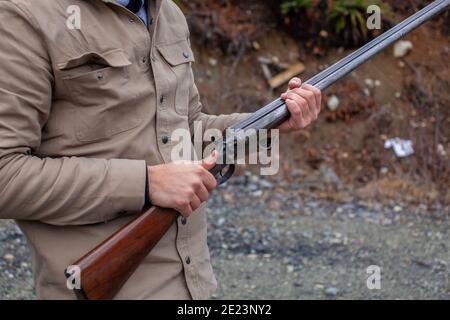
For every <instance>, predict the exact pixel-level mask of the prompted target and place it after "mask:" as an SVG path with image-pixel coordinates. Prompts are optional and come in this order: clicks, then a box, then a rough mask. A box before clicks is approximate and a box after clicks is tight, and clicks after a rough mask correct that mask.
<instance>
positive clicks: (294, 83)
mask: <svg viewBox="0 0 450 320" xmlns="http://www.w3.org/2000/svg"><path fill="white" fill-rule="evenodd" d="M301 85H302V80H301V79H300V78H297V77H295V78H292V79H291V80H290V81H289V84H288V90H292V89H295V88H299V87H300V86H301Z"/></svg>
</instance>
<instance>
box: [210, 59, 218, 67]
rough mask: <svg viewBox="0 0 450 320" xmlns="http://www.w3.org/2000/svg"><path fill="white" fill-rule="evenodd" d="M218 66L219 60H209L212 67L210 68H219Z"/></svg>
mask: <svg viewBox="0 0 450 320" xmlns="http://www.w3.org/2000/svg"><path fill="white" fill-rule="evenodd" d="M217 64H218V61H217V59H215V58H209V65H210V66H212V67H215V66H217Z"/></svg>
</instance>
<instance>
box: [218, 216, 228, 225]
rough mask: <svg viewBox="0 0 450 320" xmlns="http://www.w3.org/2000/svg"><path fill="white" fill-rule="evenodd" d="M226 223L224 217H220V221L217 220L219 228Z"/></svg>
mask: <svg viewBox="0 0 450 320" xmlns="http://www.w3.org/2000/svg"><path fill="white" fill-rule="evenodd" d="M225 221H226V220H225V218H224V217H220V218H219V220H217V226H219V227H221V226H223V225H224V223H225Z"/></svg>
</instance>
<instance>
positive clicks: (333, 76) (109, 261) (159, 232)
mask: <svg viewBox="0 0 450 320" xmlns="http://www.w3.org/2000/svg"><path fill="white" fill-rule="evenodd" d="M449 6H450V0H437V1H433V2H432V3H431V4H429V5H428V6H426V7H424V8H423V9H422V10H420V11H418V12H416V13H415V14H414V15H412V16H410V17H409V18H407V19H405V20H404V21H402V22H401V23H399V24H398V25H396V26H395V27H393V28H391V29H389V30H388V31H386V32H385V33H383V34H381V35H380V36H378V37H377V38H375V39H373V40H372V41H370V42H368V43H367V44H366V45H364V46H363V47H361V48H360V49H358V50H356V51H355V52H353V53H352V54H350V55H348V56H347V57H345V58H343V59H342V60H340V61H339V62H337V63H335V64H333V65H332V66H330V67H329V68H327V69H325V70H323V71H322V72H320V73H319V74H317V75H316V76H314V77H312V78H311V79H309V80H308V81H307V82H306V83H308V84H311V85H313V86H316V87H317V88H319V89H320V90H322V91H323V90H325V89H327V88H328V87H329V86H331V85H332V84H334V83H335V82H337V81H338V80H340V79H341V78H342V77H344V76H346V75H347V74H349V73H350V72H351V71H353V70H354V69H355V68H357V67H359V66H360V65H361V64H363V63H364V62H366V61H368V60H369V59H371V58H372V57H373V56H375V55H376V54H377V53H379V52H380V51H382V50H384V49H386V48H387V47H388V46H390V45H391V44H393V43H394V42H396V41H398V40H399V39H400V38H402V37H403V36H405V35H406V34H407V33H409V32H411V31H412V30H414V29H415V28H417V27H419V26H420V25H422V24H423V23H425V22H426V21H428V20H430V19H431V18H432V17H434V16H436V15H437V14H439V13H441V12H443V11H445V10H447V9H448V8H449ZM288 117H289V111H288V110H287V108H286V105H285V103H284V101H283V100H281V99H277V100H275V101H273V102H272V103H270V104H268V105H266V106H264V107H262V108H261V109H259V110H258V111H256V112H254V113H253V114H251V115H249V116H248V117H247V118H245V119H244V120H242V121H240V122H238V123H237V124H235V125H233V126H232V127H231V129H233V132H235V134H234V135H230V136H227V137H225V138H224V139H222V140H221V141H218V142H216V150H217V152H218V157H219V159H229V157H230V154H227V150H230V149H232V148H227V146H230V144H235V143H236V142H237V141H238V139H241V137H242V135H239V134H238V133H239V132H242V131H244V130H249V129H253V130H255V131H258V130H260V129H272V128H276V127H277V126H278V125H279V124H280V123H282V122H283V121H285V120H286V119H287V118H288ZM244 136H245V135H244ZM232 150H235V149H234V148H233V149H232ZM229 152H230V151H229ZM233 152H234V151H233ZM231 156H234V155H231ZM221 163H223V164H216V166H215V167H214V168H212V169H211V170H210V172H211V173H212V174H213V175H214V176H215V177H216V179H217V181H218V183H219V184H221V183H224V182H225V181H227V180H228V179H229V178H230V177H231V176H232V175H233V173H234V166H233V165H227V164H226V161H221ZM178 216H179V213H178V212H177V211H175V210H173V209H165V208H159V207H152V208H149V209H148V210H144V212H143V213H142V214H140V215H138V216H137V217H136V218H135V219H134V220H132V221H131V222H129V223H128V224H126V225H125V226H123V227H122V228H121V229H120V230H118V231H117V232H116V233H114V234H113V235H112V236H111V237H109V238H108V239H106V240H105V241H103V242H102V243H101V244H99V245H98V246H97V247H95V248H94V249H93V250H92V251H90V252H89V253H87V254H86V255H85V256H84V257H82V258H80V259H79V260H78V261H76V262H75V263H74V264H73V266H77V267H78V269H77V270H78V271H79V272H80V273H79V276H80V279H79V280H80V282H81V287H80V289H76V290H75V291H76V293H77V297H78V298H79V299H89V300H106V299H112V298H114V296H115V295H116V294H117V292H118V291H119V290H120V288H121V287H122V286H123V284H124V283H125V282H126V281H127V280H128V278H129V277H130V276H131V275H132V274H133V272H134V271H135V270H136V268H137V267H138V266H139V265H140V263H141V262H142V261H143V259H144V258H145V257H146V256H147V255H148V254H149V252H150V251H151V250H152V249H153V247H154V246H155V245H156V244H157V243H158V241H159V240H160V239H161V238H162V237H163V236H164V234H165V233H166V232H167V230H168V229H169V228H170V226H171V225H172V224H173V223H174V222H175V220H176V219H177V217H178ZM73 266H71V267H73ZM71 267H69V268H67V269H66V272H65V274H66V276H67V277H70V276H71V275H72V272H73V271H71V270H73V269H72V268H71Z"/></svg>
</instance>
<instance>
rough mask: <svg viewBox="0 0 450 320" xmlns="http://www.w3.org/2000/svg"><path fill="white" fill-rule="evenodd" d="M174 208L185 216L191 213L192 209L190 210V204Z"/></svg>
mask: <svg viewBox="0 0 450 320" xmlns="http://www.w3.org/2000/svg"><path fill="white" fill-rule="evenodd" d="M175 210H177V211H178V212H179V213H180V214H181V215H182V216H183V217H185V218H188V217H189V216H190V215H191V213H192V211H194V210H192V207H191V205H190V204H188V205H185V206H182V207H179V208H175Z"/></svg>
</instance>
